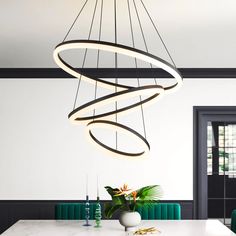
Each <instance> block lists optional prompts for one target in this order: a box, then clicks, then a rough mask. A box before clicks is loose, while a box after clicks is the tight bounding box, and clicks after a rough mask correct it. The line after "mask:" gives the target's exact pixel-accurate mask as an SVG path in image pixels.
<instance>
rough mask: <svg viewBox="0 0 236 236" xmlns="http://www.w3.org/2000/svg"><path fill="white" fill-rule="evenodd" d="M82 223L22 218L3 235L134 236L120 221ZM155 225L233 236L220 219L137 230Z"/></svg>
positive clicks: (172, 231)
mask: <svg viewBox="0 0 236 236" xmlns="http://www.w3.org/2000/svg"><path fill="white" fill-rule="evenodd" d="M90 223H91V224H92V226H89V227H85V226H83V224H84V221H78V220H20V221H18V222H17V223H15V224H14V225H13V226H12V227H10V228H9V229H8V230H6V231H5V232H4V233H3V234H2V235H1V236H81V235H84V236H131V235H133V232H125V231H124V228H123V227H122V226H121V225H120V224H119V222H118V221H117V220H103V221H102V227H101V228H95V227H94V225H95V223H94V221H90ZM152 226H154V227H156V228H157V229H158V230H159V231H160V232H157V233H155V234H152V235H153V236H154V235H157V236H171V235H173V236H233V235H235V234H234V233H233V232H232V231H231V230H230V229H228V228H227V227H226V226H224V225H223V224H222V223H221V222H219V221H218V220H143V221H142V222H141V224H140V226H139V227H137V229H139V228H142V227H152Z"/></svg>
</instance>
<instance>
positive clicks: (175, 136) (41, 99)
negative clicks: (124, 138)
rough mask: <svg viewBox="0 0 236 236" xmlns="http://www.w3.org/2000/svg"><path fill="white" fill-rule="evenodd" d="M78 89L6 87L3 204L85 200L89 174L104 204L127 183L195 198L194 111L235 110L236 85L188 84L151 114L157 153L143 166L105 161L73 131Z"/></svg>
mask: <svg viewBox="0 0 236 236" xmlns="http://www.w3.org/2000/svg"><path fill="white" fill-rule="evenodd" d="M76 84H77V81H76V80H70V79H68V80H66V79H64V80H63V79H61V80H55V79H53V80H46V79H41V80H36V79H34V80H20V79H17V80H13V79H11V80H9V79H8V80H7V79H6V80H4V79H2V80H0V111H1V113H0V199H84V195H85V179H86V174H88V176H89V194H90V196H91V198H95V196H96V176H97V175H99V179H100V183H99V187H100V194H101V198H102V199H108V198H109V196H108V195H107V194H106V192H105V191H104V189H103V186H105V185H111V186H120V185H122V184H123V183H128V184H129V185H130V186H131V187H134V188H136V187H141V186H143V185H148V184H160V185H161V186H162V188H163V190H164V196H163V199H170V200H171V199H179V200H191V199H193V194H192V188H193V178H192V175H193V171H192V158H193V147H192V146H193V144H192V143H193V131H192V130H193V117H192V114H193V106H206V105H217V106H223V105H236V93H235V88H236V80H227V79H224V80H220V79H217V80H203V79H198V80H193V79H191V80H185V81H184V86H183V88H181V89H180V90H179V91H178V92H176V93H174V94H171V95H167V96H166V97H164V98H163V99H162V100H160V101H159V102H157V103H156V104H154V105H152V106H151V107H149V108H147V109H145V118H146V126H147V127H146V128H147V138H148V140H149V142H150V144H151V152H150V157H149V158H148V159H145V160H139V161H131V160H120V159H117V158H112V157H109V156H107V155H105V154H103V153H102V152H100V151H98V150H97V149H96V147H94V146H92V145H91V144H90V143H88V142H87V140H86V139H85V138H84V137H85V135H84V127H83V126H74V125H72V124H70V122H69V121H68V119H67V115H68V113H69V112H70V111H71V108H72V105H73V100H74V94H75V87H76ZM85 90H86V89H84V91H85ZM81 93H84V92H82V91H81ZM85 93H86V92H85ZM85 93H84V94H85ZM127 117H128V116H127ZM130 117H131V119H133V118H134V117H133V116H132V115H130ZM137 126H138V125H137ZM138 127H139V126H138Z"/></svg>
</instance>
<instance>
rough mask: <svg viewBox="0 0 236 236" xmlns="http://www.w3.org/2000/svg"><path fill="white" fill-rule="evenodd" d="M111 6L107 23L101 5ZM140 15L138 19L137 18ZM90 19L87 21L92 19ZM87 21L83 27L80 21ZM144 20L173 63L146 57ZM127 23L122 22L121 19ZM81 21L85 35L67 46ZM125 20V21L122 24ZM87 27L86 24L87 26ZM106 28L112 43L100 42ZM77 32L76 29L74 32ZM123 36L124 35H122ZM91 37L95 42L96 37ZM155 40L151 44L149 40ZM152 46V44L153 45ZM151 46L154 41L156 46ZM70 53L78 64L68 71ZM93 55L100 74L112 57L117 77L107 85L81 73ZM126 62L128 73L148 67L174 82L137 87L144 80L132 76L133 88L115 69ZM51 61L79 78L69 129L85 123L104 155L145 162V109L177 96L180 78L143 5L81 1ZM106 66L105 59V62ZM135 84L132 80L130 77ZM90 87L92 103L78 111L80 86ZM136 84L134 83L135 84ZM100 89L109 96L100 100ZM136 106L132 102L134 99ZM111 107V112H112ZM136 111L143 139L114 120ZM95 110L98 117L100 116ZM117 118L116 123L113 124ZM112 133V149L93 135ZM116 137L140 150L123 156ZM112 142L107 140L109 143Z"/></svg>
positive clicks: (132, 0) (131, 0) (136, 0)
mask: <svg viewBox="0 0 236 236" xmlns="http://www.w3.org/2000/svg"><path fill="white" fill-rule="evenodd" d="M106 4H107V5H108V6H109V10H108V12H109V14H107V15H109V16H107V17H106V18H105V16H104V15H105V14H104V11H105V10H104V9H105V5H106ZM119 6H122V9H123V10H122V14H125V12H126V13H127V22H126V23H125V24H124V23H122V24H123V26H126V27H128V30H127V29H124V31H125V33H126V32H128V33H129V35H130V42H129V44H124V43H120V42H118V33H119V30H118V23H119V18H118V7H119ZM141 13H142V14H141ZM90 15H91V16H90ZM82 16H83V17H87V18H86V22H85V21H84V20H82V19H80V18H82ZM141 16H145V17H146V22H147V20H148V22H149V26H151V27H152V29H153V31H154V32H155V35H156V36H157V39H158V40H159V41H160V43H161V44H162V46H163V48H164V50H165V52H166V54H167V56H168V57H169V59H170V61H171V63H169V62H167V61H166V60H164V59H162V58H161V57H158V56H156V55H154V54H153V53H150V50H149V47H148V43H147V36H146V35H145V33H144V25H146V24H147V23H145V24H144V23H143V22H142V17H141ZM121 18H125V17H123V16H122V17H121ZM80 20H81V21H82V23H81V24H82V25H83V27H84V25H85V24H88V25H87V27H86V28H87V29H88V34H86V35H85V36H84V35H83V36H80V37H76V39H73V40H67V38H68V36H69V34H71V32H72V29H74V28H76V24H77V23H78V22H79V21H80ZM122 20H123V19H122ZM89 22H90V23H89ZM108 27H111V28H112V36H113V37H112V40H111V37H110V38H109V37H107V39H105V40H104V39H103V40H102V36H103V35H107V34H108V33H107V32H106V33H103V31H106V30H107V28H108ZM78 29H80V28H79V27H78ZM135 30H137V31H138V32H139V35H140V36H139V37H138V39H137V38H136V36H135V35H137V33H136V32H135ZM122 33H123V34H124V32H122ZM94 35H95V36H94ZM152 40H153V39H152ZM154 40H155V39H154ZM140 41H142V44H143V48H144V49H141V48H140V47H138V46H137V45H138V43H137V42H140ZM154 42H155V41H154ZM68 51H80V54H79V57H80V58H81V59H82V60H81V63H80V64H81V65H80V66H72V65H71V63H69V62H68V60H66V59H64V57H63V53H66V52H68ZM90 51H92V52H95V53H93V58H95V59H96V63H95V65H94V66H93V68H96V69H99V63H100V61H101V58H102V55H103V53H107V54H109V55H112V57H113V59H114V64H113V69H114V71H115V72H117V73H116V76H114V78H111V79H112V80H111V79H104V78H98V76H97V77H96V76H94V75H89V73H85V69H87V71H89V67H87V68H86V60H87V61H88V53H89V52H90ZM119 56H120V57H125V58H129V60H132V63H133V67H132V70H133V71H134V73H135V71H137V69H138V68H139V65H140V63H144V64H145V65H148V68H146V70H150V69H153V68H159V69H162V70H164V71H166V72H167V73H169V74H170V76H171V77H173V79H171V80H170V81H171V84H164V85H163V84H161V83H159V81H158V78H156V76H155V77H154V78H152V81H153V82H151V83H148V84H145V85H143V84H141V82H142V81H143V80H145V79H144V78H139V75H138V74H137V75H136V81H137V84H136V85H134V84H133V83H130V84H129V81H130V80H129V79H130V78H129V76H128V78H127V79H120V78H119V73H118V71H119V66H118V63H119V62H118V57H119ZM53 57H54V60H55V62H56V64H57V65H58V66H59V67H61V68H62V69H63V70H64V71H66V72H67V73H69V74H71V75H72V76H74V77H76V78H78V86H77V90H76V95H75V101H74V106H73V110H72V111H71V112H70V113H69V115H68V118H69V120H70V121H71V122H72V123H75V124H80V123H85V125H86V131H87V134H88V137H89V138H90V140H91V141H92V142H93V143H95V144H97V145H98V146H99V147H100V148H102V149H103V150H106V151H109V152H110V153H113V154H115V155H118V156H119V157H122V156H125V157H131V158H134V157H143V156H145V155H146V154H147V153H148V152H149V150H150V145H149V143H148V141H147V139H146V128H145V120H144V109H143V107H144V105H146V104H150V103H151V102H153V101H156V100H158V99H160V98H161V97H162V96H163V95H165V94H168V93H170V92H173V91H176V90H177V89H178V88H180V86H181V85H182V76H181V74H180V72H179V71H178V69H177V68H176V65H175V63H174V61H173V58H172V57H171V55H170V53H169V51H168V49H167V47H166V45H165V43H164V41H163V39H162V37H161V35H160V33H159V31H158V29H157V27H156V25H155V23H154V20H153V19H152V17H151V15H150V13H149V11H148V10H147V7H146V5H145V4H144V1H143V0H85V1H84V2H83V4H82V6H81V9H80V10H79V12H78V15H77V16H76V18H75V20H74V21H73V23H72V25H71V27H70V28H69V30H68V32H67V33H66V35H65V37H64V39H63V41H62V42H61V43H60V44H58V45H57V46H56V48H55V50H54V53H53ZM106 60H107V59H106ZM132 78H133V77H132ZM82 81H83V82H85V83H86V82H88V83H90V84H92V86H94V97H93V99H92V100H90V101H89V102H85V103H83V104H80V105H78V106H77V99H78V94H79V89H80V85H81V82H82ZM133 81H134V79H133ZM98 88H103V89H107V90H108V91H109V94H106V95H102V96H98ZM135 98H136V100H135V101H134V99H135ZM124 101H125V102H126V101H129V102H130V101H132V102H131V103H128V104H124ZM107 105H110V107H112V108H109V109H108V110H106V109H105V110H102V111H100V110H101V109H102V108H104V107H106V106H107ZM112 105H113V106H112ZM137 108H140V111H141V117H142V126H143V133H144V134H143V135H142V134H140V133H138V132H137V131H135V130H134V129H133V128H131V127H130V126H128V125H124V124H122V123H120V122H118V118H117V117H118V115H119V116H120V115H121V114H126V113H127V112H131V111H133V110H136V109H137ZM98 110H99V112H98ZM114 117H115V120H112V118H114ZM99 129H102V130H114V131H115V145H110V144H108V143H107V142H106V140H101V138H100V137H98V136H97V135H96V132H94V131H95V130H99ZM118 133H122V134H123V135H125V136H128V137H130V139H131V140H133V141H134V142H135V143H136V144H137V145H138V147H139V149H140V148H141V149H140V150H135V151H133V150H132V151H127V150H124V149H123V148H122V147H120V146H119V147H118V141H117V139H118V138H117V137H118ZM109 138H110V137H109Z"/></svg>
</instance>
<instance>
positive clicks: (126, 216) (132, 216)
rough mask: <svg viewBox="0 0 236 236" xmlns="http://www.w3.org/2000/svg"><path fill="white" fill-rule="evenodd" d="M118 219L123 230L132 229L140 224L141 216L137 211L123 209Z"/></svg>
mask: <svg viewBox="0 0 236 236" xmlns="http://www.w3.org/2000/svg"><path fill="white" fill-rule="evenodd" d="M119 221H120V224H121V225H123V226H124V227H125V231H132V230H135V228H136V226H138V225H139V224H140V222H141V216H140V214H139V213H138V212H137V211H123V212H122V213H121V214H120V217H119Z"/></svg>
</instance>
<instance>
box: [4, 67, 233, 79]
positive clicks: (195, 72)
mask: <svg viewBox="0 0 236 236" xmlns="http://www.w3.org/2000/svg"><path fill="white" fill-rule="evenodd" d="M81 71H82V72H83V74H84V75H87V76H89V77H94V78H116V77H118V78H137V77H138V78H171V76H170V75H169V74H168V73H167V72H165V71H164V70H162V69H156V68H152V69H151V68H138V69H134V68H117V69H113V68H98V69H97V68H84V69H81ZM179 71H180V73H181V74H182V76H183V78H184V79H206V78H207V79H211V78H212V79H217V78H232V79H235V78H236V68H179ZM1 78H2V79H14V78H15V79H17V78H19V79H23V78H24V79H34V78H40V79H49V78H55V79H65V78H73V77H72V76H71V75H70V74H68V73H66V72H65V71H63V70H62V69H60V68H0V79H1Z"/></svg>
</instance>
